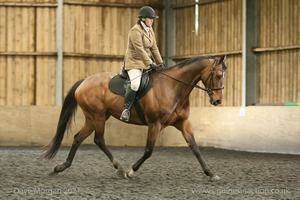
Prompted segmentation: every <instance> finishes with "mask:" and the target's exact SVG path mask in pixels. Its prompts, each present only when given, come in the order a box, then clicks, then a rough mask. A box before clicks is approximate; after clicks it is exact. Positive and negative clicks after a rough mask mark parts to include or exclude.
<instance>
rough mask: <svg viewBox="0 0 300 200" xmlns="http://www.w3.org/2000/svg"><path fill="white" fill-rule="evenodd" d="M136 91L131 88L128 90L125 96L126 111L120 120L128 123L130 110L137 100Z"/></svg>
mask: <svg viewBox="0 0 300 200" xmlns="http://www.w3.org/2000/svg"><path fill="white" fill-rule="evenodd" d="M135 95H136V91H134V90H132V89H131V88H130V87H129V88H128V89H127V90H126V93H125V96H124V110H123V112H122V114H121V117H120V120H122V121H125V122H128V121H129V118H130V108H131V106H132V104H133V102H134V100H135Z"/></svg>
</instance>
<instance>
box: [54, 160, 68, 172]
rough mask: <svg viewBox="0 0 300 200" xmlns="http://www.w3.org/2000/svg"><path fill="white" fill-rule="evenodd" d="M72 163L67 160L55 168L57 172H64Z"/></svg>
mask: <svg viewBox="0 0 300 200" xmlns="http://www.w3.org/2000/svg"><path fill="white" fill-rule="evenodd" d="M70 166H71V165H70V164H69V163H67V162H63V163H61V164H59V165H57V166H56V167H55V168H54V172H55V173H58V172H62V171H64V170H65V169H67V168H69V167H70Z"/></svg>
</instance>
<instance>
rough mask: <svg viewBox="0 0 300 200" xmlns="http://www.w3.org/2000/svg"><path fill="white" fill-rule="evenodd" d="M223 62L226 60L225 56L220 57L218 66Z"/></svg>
mask: <svg viewBox="0 0 300 200" xmlns="http://www.w3.org/2000/svg"><path fill="white" fill-rule="evenodd" d="M225 60H226V56H222V57H221V58H220V60H219V63H218V64H221V63H223V62H225Z"/></svg>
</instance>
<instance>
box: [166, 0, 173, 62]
mask: <svg viewBox="0 0 300 200" xmlns="http://www.w3.org/2000/svg"><path fill="white" fill-rule="evenodd" d="M174 4H175V1H174V0H170V1H165V15H164V16H165V20H164V41H165V45H164V46H165V48H164V50H165V64H166V66H167V67H170V66H173V65H174V64H175V62H174V60H173V59H172V56H175V55H176V52H175V50H176V41H175V40H176V27H175V25H176V24H175V11H174V9H173V8H172V5H174Z"/></svg>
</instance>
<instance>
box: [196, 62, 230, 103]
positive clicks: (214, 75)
mask: <svg viewBox="0 0 300 200" xmlns="http://www.w3.org/2000/svg"><path fill="white" fill-rule="evenodd" d="M225 60H226V56H222V57H221V58H220V59H217V58H215V59H214V62H213V63H211V65H208V66H207V67H206V68H205V69H204V70H203V71H202V73H201V81H202V82H203V84H204V85H205V90H206V92H207V94H208V95H209V97H210V103H211V104H212V105H214V106H217V105H219V104H221V103H222V95H223V89H224V78H225V71H226V65H225Z"/></svg>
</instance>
